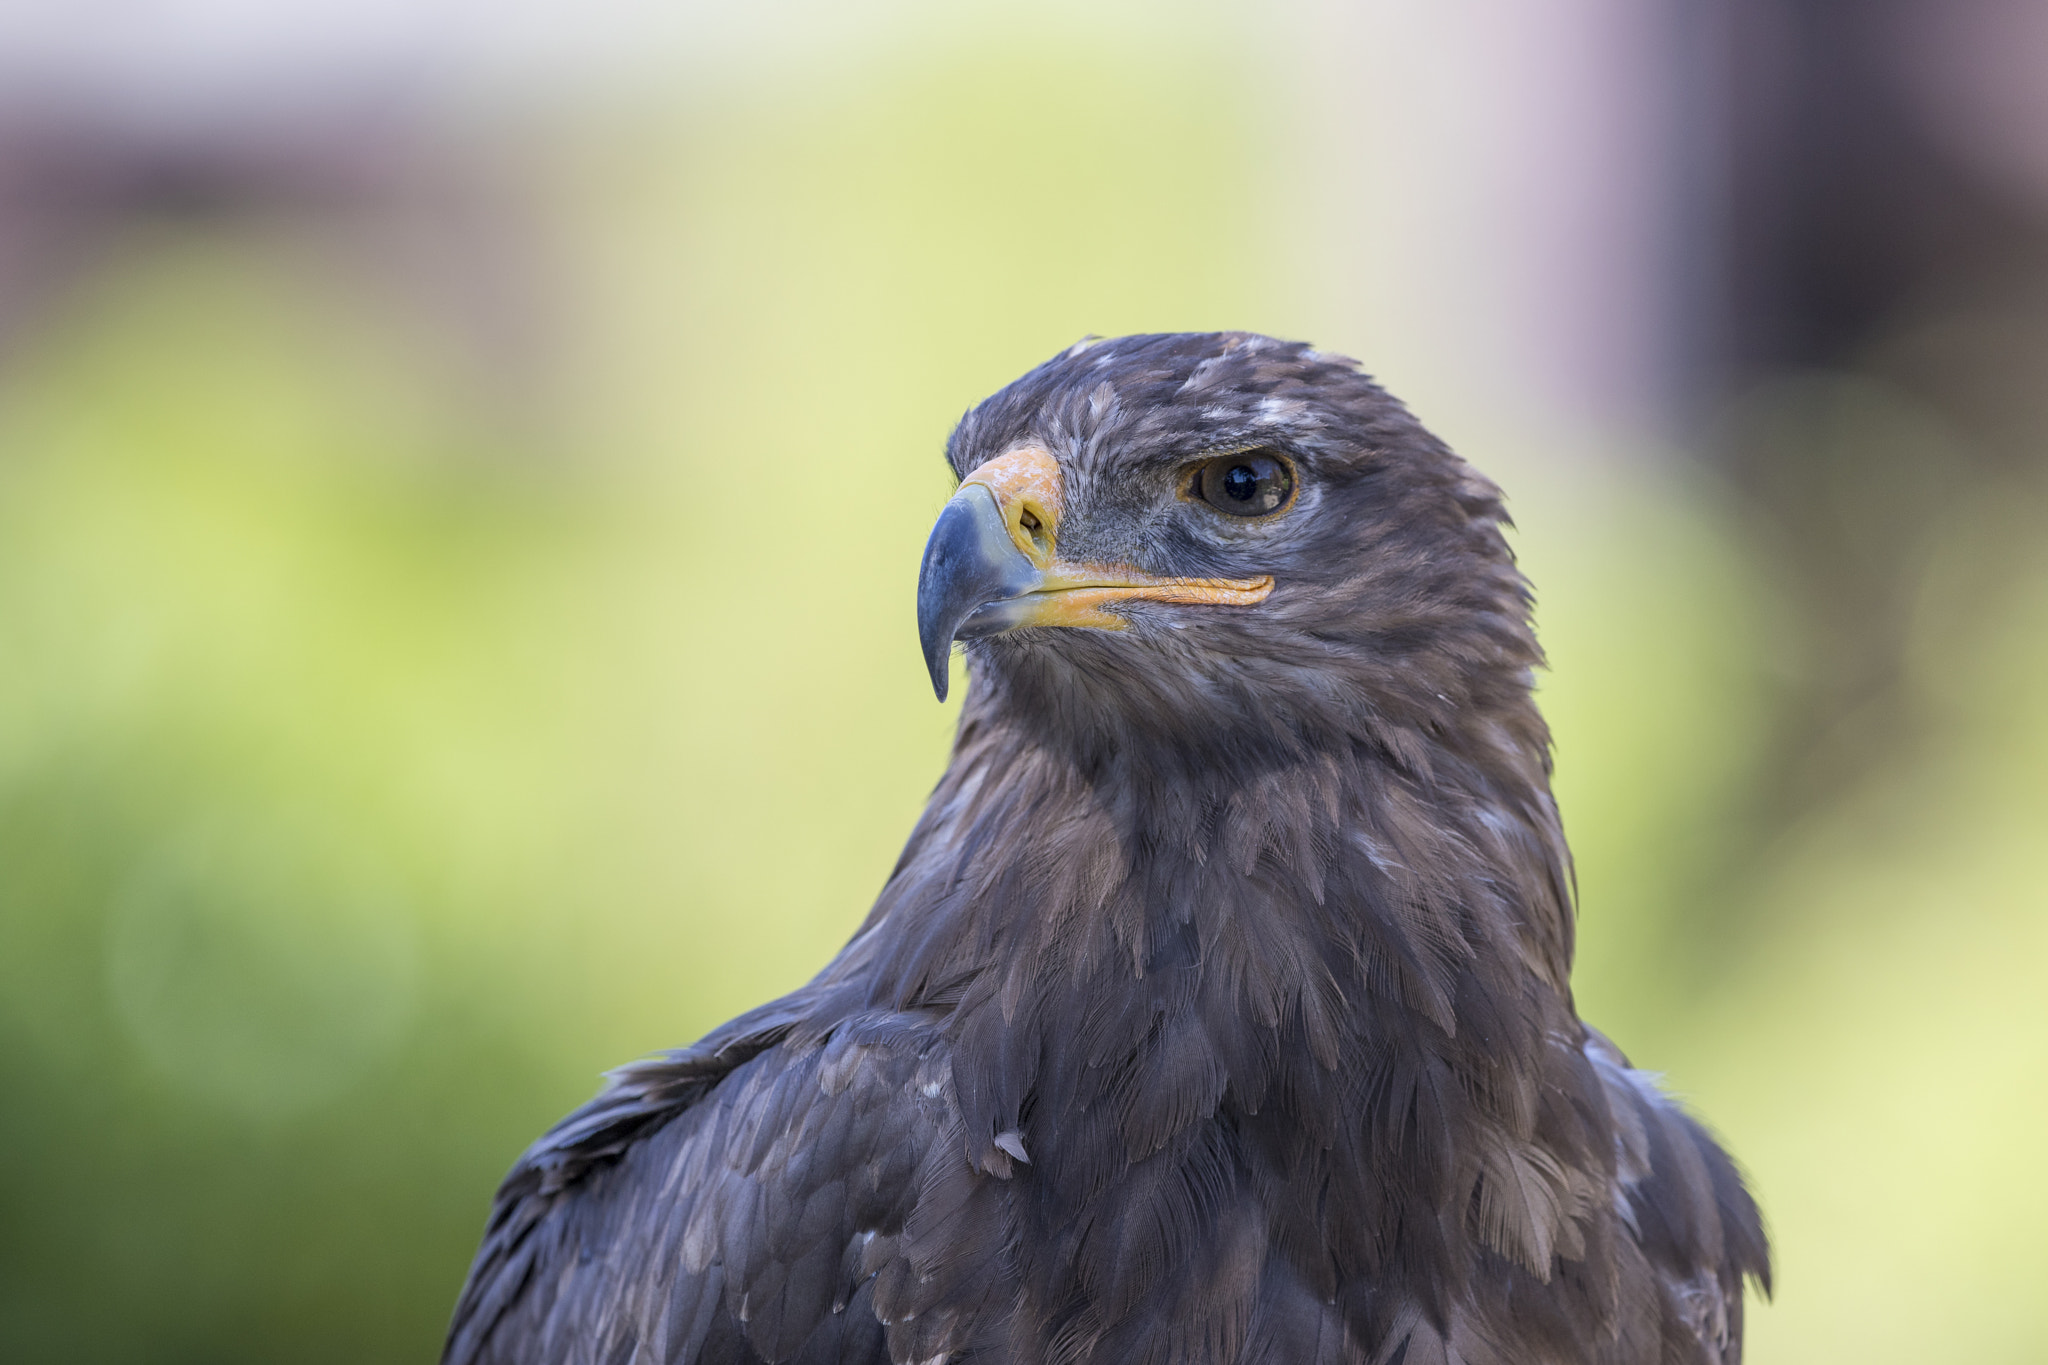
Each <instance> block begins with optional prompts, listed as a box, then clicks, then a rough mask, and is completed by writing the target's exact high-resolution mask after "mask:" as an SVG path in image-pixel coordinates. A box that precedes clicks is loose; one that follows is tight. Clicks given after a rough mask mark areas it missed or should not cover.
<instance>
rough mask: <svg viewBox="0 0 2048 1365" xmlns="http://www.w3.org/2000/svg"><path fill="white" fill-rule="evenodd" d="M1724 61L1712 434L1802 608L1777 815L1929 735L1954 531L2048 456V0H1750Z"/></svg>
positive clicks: (1774, 786)
mask: <svg viewBox="0 0 2048 1365" xmlns="http://www.w3.org/2000/svg"><path fill="white" fill-rule="evenodd" d="M1728 14H1729V24H1728V27H1727V29H1726V30H1725V38H1726V41H1725V44H1724V47H1723V52H1722V54H1721V59H1722V60H1723V61H1724V62H1725V66H1724V67H1723V81H1722V93H1721V99H1722V101H1723V108H1724V109H1725V110H1726V118H1725V128H1726V141H1725V144H1724V145H1725V149H1726V152H1727V159H1726V162H1725V165H1726V170H1727V176H1728V178H1727V182H1726V196H1725V219H1724V223H1725V243H1726V252H1725V258H1724V259H1725V267H1726V289H1725V292H1724V296H1723V299H1722V312H1721V315H1720V317H1719V318H1718V319H1717V321H1716V323H1715V327H1716V328H1717V330H1718V334H1719V337H1720V347H1719V349H1720V351H1721V357H1722V367H1721V369H1720V372H1719V375H1718V377H1703V378H1707V381H1708V387H1709V388H1710V389H1716V388H1717V389H1718V390H1719V392H1720V393H1721V394H1723V395H1724V396H1725V397H1726V398H1727V399H1728V400H1729V401H1730V402H1731V404H1732V406H1731V408H1730V410H1729V414H1728V416H1727V417H1726V419H1725V420H1724V421H1722V422H1721V423H1720V424H1719V428H1720V429H1719V431H1718V432H1717V434H1716V436H1715V438H1714V441H1713V449H1714V453H1715V455H1716V456H1717V458H1718V459H1719V460H1720V461H1722V462H1723V463H1724V465H1725V467H1726V469H1727V471H1728V472H1729V474H1730V475H1731V476H1732V478H1733V481H1734V483H1735V485H1736V487H1737V488H1738V490H1739V492H1740V494H1741V496H1742V498H1743V501H1744V504H1745V507H1746V511H1747V514H1748V516H1749V517H1750V518H1751V519H1752V530H1753V532H1754V534H1755V536H1756V538H1757V541H1758V544H1759V547H1760V548H1762V549H1764V550H1765V551H1766V552H1767V553H1768V554H1769V555H1770V557H1771V562H1772V566H1773V570H1774V572H1776V573H1778V574H1780V575H1782V577H1783V582H1782V584H1781V586H1782V587H1783V588H1784V595H1785V600H1786V602H1787V604H1788V606H1789V607H1790V608H1791V610H1792V611H1793V613H1794V615H1795V618H1796V620H1795V622H1794V625H1795V631H1794V634H1795V635H1796V640H1795V641H1794V649H1793V657H1792V658H1790V659H1788V660H1787V661H1786V667H1785V669H1784V673H1783V678H1784V685H1785V695H1784V706H1783V708H1782V724H1783V734H1782V742H1781V743H1780V744H1779V745H1777V746H1775V748H1774V751H1773V753H1774V757H1773V759H1772V766H1773V771H1772V772H1771V774H1770V775H1769V777H1768V782H1769V786H1770V789H1771V798H1770V800H1769V802H1768V804H1767V807H1766V808H1765V810H1764V811H1763V812H1762V814H1763V818H1764V822H1765V823H1766V824H1767V825H1769V826H1771V827H1778V826H1780V825H1782V823H1783V822H1784V821H1786V820H1787V819H1790V818H1792V817H1794V816H1796V815H1797V814H1798V813H1800V812H1803V811H1808V810H1812V809H1815V808H1817V807H1819V806H1821V805H1823V804H1825V803H1826V802H1827V801H1829V800H1830V799H1832V798H1834V797H1837V796H1839V795H1841V794H1842V793H1843V792H1844V791H1846V790H1847V789H1849V788H1850V787H1851V786H1853V785H1854V784H1855V783H1856V782H1857V781H1859V780H1860V779H1862V778H1863V777H1865V776H1867V775H1868V774H1869V772H1870V771H1871V770H1872V769H1873V768H1874V767H1876V766H1878V765H1882V764H1885V763H1887V762H1889V761H1892V760H1894V759H1895V758H1896V757H1897V756H1898V755H1899V754H1900V753H1901V751H1902V749H1905V748H1910V746H1911V745H1912V744H1913V743H1914V741H1915V739H1916V737H1917V736H1918V735H1919V734H1920V732H1921V728H1922V716H1921V715H1920V710H1919V707H1918V705H1917V704H1916V701H1915V699H1914V698H1913V696H1912V695H1911V694H1910V690H1909V689H1908V688H1907V686H1906V685H1905V683H1904V674H1903V671H1902V660H1903V650H1904V647H1905V636H1906V631H1907V625H1908V618H1909V616H1910V613H1911V611H1912V604H1913V600H1914V594H1915V592H1916V590H1917V586H1918V583H1919V581H1920V573H1919V566H1920V564H1921V562H1922V560H1923V559H1924V557H1925V555H1926V554H1927V552H1928V547H1929V542H1930V539H1931V538H1933V537H1934V536H1936V535H1937V534H1941V533H1943V528H1944V527H1945V526H1948V525H1950V524H1951V523H1952V522H1953V520H1954V519H1955V518H1957V517H1968V516H1970V515H1971V512H1970V509H1971V508H1972V507H1975V506H1981V505H1983V502H1984V500H1986V499H1987V498H1992V499H2003V498H2011V497H2019V498H2039V497H2040V496H2041V494H2042V488H2043V478H2042V475H2043V470H2044V468H2048V151H2044V150H2043V149H2044V148H2048V93H2044V92H2048V81H2044V80H2043V76H2042V56H2041V54H2042V53H2044V52H2048V6H2043V5H2040V4H2037V3H2032V0H1741V3H1738V4H1737V5H1736V6H1734V7H1733V8H1732V9H1731V10H1730V11H1729V12H1728Z"/></svg>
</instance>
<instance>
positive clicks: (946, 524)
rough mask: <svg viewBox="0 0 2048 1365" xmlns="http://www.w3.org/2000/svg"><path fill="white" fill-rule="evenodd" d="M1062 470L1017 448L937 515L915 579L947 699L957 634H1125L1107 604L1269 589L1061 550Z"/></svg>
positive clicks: (1241, 601)
mask: <svg viewBox="0 0 2048 1365" xmlns="http://www.w3.org/2000/svg"><path fill="white" fill-rule="evenodd" d="M1060 492H1061V486H1060V470H1059V465H1058V464H1057V463H1056V462H1055V461H1054V460H1053V457H1052V456H1051V455H1050V454H1049V453H1047V452H1046V451H1044V450H1040V449H1037V448H1036V447H1027V448H1025V449H1023V450H1015V451H1012V452H1010V453H1009V454H1008V455H1004V456H1001V457H1000V458H998V459H994V460H990V461H989V462H988V463H987V464H984V465H982V466H981V467H980V468H979V469H976V470H975V471H974V472H973V473H972V474H969V475H968V476H967V477H966V478H965V479H963V480H962V481H961V483H960V491H959V492H957V493H955V494H954V495H953V500H952V501H951V502H948V503H947V504H946V507H945V510H944V511H942V512H940V513H939V520H938V523H937V524H936V525H934V526H933V527H932V536H931V539H930V540H929V541H927V542H926V543H925V547H924V567H923V568H922V569H921V570H920V571H919V573H918V577H917V634H918V642H919V643H920V644H921V645H922V646H923V647H924V662H925V667H926V668H928V669H930V670H931V676H932V690H933V691H934V692H936V693H937V694H938V697H939V700H940V701H944V700H945V699H946V660H947V655H948V654H949V653H950V652H951V650H952V646H953V641H955V640H975V639H980V638H982V637H983V636H988V635H1000V634H1002V633H1003V632H1004V631H1009V630H1016V629H1018V628H1019V627H1022V626H1078V627H1083V628H1087V629H1092V630H1122V629H1124V628H1125V626H1126V624H1127V622H1125V620H1124V618H1123V617H1121V616H1119V615H1116V614H1115V613H1113V612H1110V611H1107V610H1105V608H1106V607H1108V606H1110V605H1111V604H1113V603H1116V602H1120V601H1130V600H1134V599H1139V598H1143V599H1147V600H1150V601H1154V602H1177V603H1182V604H1188V605H1195V604H1208V605H1222V606H1249V605H1251V604H1252V603H1254V602H1261V601H1264V600H1265V597H1266V594H1268V593H1270V592H1272V591H1273V579H1272V576H1271V575H1261V576H1259V577H1257V578H1159V577H1155V576H1154V575H1152V574H1147V573H1141V572H1139V571H1138V570H1136V569H1129V568H1124V567H1122V566H1119V565H1105V564H1077V563H1072V562H1069V561H1067V560H1065V559H1062V558H1060V556H1059V542H1058V539H1057V533H1058V528H1059V517H1060Z"/></svg>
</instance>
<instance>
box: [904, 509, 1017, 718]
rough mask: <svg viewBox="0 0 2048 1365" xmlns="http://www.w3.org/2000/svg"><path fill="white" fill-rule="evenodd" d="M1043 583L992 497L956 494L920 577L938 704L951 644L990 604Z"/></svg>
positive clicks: (920, 629)
mask: <svg viewBox="0 0 2048 1365" xmlns="http://www.w3.org/2000/svg"><path fill="white" fill-rule="evenodd" d="M1040 579H1041V575H1040V574H1039V571H1038V569H1037V568H1036V567H1035V566H1034V565H1033V564H1032V563H1031V561H1030V560H1028V559H1026V558H1025V557H1024V554H1023V552H1022V551H1021V550H1019V549H1018V548H1017V546H1016V545H1015V544H1014V543H1013V542H1012V541H1011V539H1010V532H1009V530H1008V528H1007V526H1006V525H1005V524H1004V521H1003V513H1002V509H1001V508H1000V507H998V506H997V504H996V499H995V495H994V494H993V493H991V492H990V491H989V490H988V489H987V488H986V487H983V486H982V485H979V484H973V485H969V486H967V487H964V488H962V489H961V490H960V491H959V492H958V493H956V494H954V495H953V498H952V500H951V501H950V502H948V503H947V504H946V507H945V510H944V511H942V512H940V513H939V519H938V521H937V523H936V524H934V525H933V527H932V534H931V539H930V540H928V541H927V542H925V547H924V563H923V565H922V566H921V567H920V568H919V570H918V575H917V639H918V644H919V645H920V646H922V648H923V650H924V663H925V668H926V669H927V670H929V671H930V673H931V677H932V692H933V693H934V694H935V695H937V697H938V699H939V700H940V701H944V700H945V699H946V690H947V679H946V672H947V666H948V664H949V662H950V660H951V658H952V653H953V640H954V637H955V636H956V635H958V634H959V631H960V629H961V627H962V626H963V625H964V624H965V623H966V622H967V619H968V618H969V617H971V616H973V615H974V613H975V612H976V611H977V610H978V609H979V608H981V607H983V606H985V605H987V604H988V603H990V602H1000V601H1005V600H1008V599H1010V598H1013V597H1016V596H1018V595H1020V594H1022V593H1027V592H1029V591H1031V590H1032V588H1033V587H1034V586H1035V585H1036V584H1037V583H1038V582H1039V581H1040Z"/></svg>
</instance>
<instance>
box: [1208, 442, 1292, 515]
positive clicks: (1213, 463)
mask: <svg viewBox="0 0 2048 1365" xmlns="http://www.w3.org/2000/svg"><path fill="white" fill-rule="evenodd" d="M1299 483H1300V480H1298V479H1296V478H1295V476H1294V465H1293V462H1292V461H1290V460H1288V459H1287V457H1286V456H1284V455H1281V454H1280V453H1279V452H1278V451H1273V450H1263V449H1253V450H1238V451H1232V452H1231V453H1230V454H1228V455H1216V456H1212V457H1211V458H1209V459H1206V460H1204V461H1202V462H1201V463H1200V464H1198V465H1196V466H1195V467H1194V469H1193V470H1192V472H1191V473H1190V474H1189V477H1188V483H1187V490H1186V496H1188V497H1190V498H1193V499H1194V500H1195V501H1196V502H1201V503H1206V504H1208V505H1209V506H1210V507H1213V508H1214V509H1216V510H1217V511H1218V512H1221V513H1222V514H1223V515H1224V516H1226V517H1231V518H1234V519H1237V520H1251V519H1253V518H1260V517H1271V516H1277V515H1279V514H1280V513H1282V512H1285V511H1286V510H1287V509H1288V508H1290V507H1292V506H1293V505H1294V495H1295V491H1296V488H1297V487H1298V485H1299Z"/></svg>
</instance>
